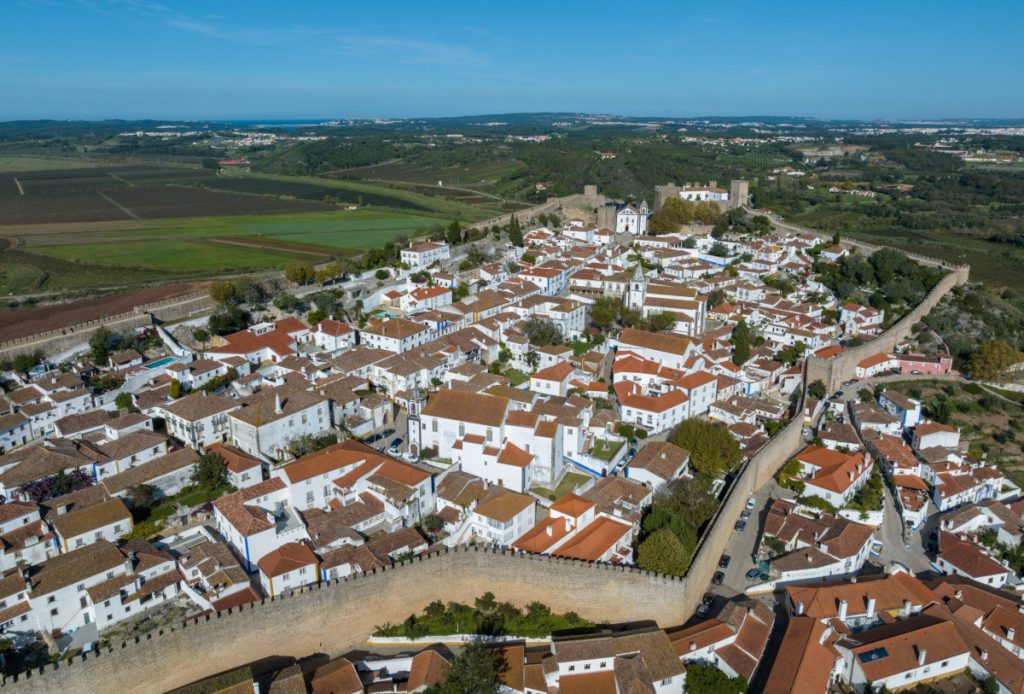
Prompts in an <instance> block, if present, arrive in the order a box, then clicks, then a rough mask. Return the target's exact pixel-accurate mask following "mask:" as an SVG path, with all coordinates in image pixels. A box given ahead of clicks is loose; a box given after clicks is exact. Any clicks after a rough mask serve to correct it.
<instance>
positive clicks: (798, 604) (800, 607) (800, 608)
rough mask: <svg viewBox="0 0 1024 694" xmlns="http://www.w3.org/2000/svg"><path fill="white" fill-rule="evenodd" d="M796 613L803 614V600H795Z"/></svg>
mask: <svg viewBox="0 0 1024 694" xmlns="http://www.w3.org/2000/svg"><path fill="white" fill-rule="evenodd" d="M796 613H797V614H803V613H804V601H803V600H797V601H796Z"/></svg>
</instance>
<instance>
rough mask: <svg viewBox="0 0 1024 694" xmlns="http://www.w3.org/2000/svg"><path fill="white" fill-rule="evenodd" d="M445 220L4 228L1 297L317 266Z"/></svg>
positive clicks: (309, 216) (297, 219) (376, 217)
mask: <svg viewBox="0 0 1024 694" xmlns="http://www.w3.org/2000/svg"><path fill="white" fill-rule="evenodd" d="M444 223H446V220H445V219H444V218H439V217H428V216H423V215H413V214H402V213H397V212H391V211H385V210H369V209H360V210H347V211H346V210H335V211H329V212H310V213H305V214H266V215H246V216H223V217H198V218H188V217H184V218H178V219H158V220H141V219H140V220H125V221H117V222H80V223H74V224H59V225H49V226H43V227H40V226H38V225H32V226H19V227H7V228H6V229H0V239H5V237H6V240H4V243H5V244H6V245H7V248H6V250H0V261H2V262H0V294H3V295H10V294H14V295H17V294H31V293H34V292H43V291H57V290H75V289H88V288H92V287H95V288H107V287H116V286H126V285H131V284H137V283H147V282H154V281H161V280H163V281H168V282H172V281H179V280H182V279H192V278H196V277H202V276H209V275H211V274H217V273H230V272H235V273H237V272H247V271H257V270H266V269H272V268H278V267H284V266H286V265H289V264H294V263H297V262H322V261H323V259H324V258H326V257H330V256H337V255H346V254H349V253H354V252H358V251H359V250H361V249H366V248H375V247H378V246H380V245H382V244H383V243H385V242H386V241H389V240H391V239H393V238H396V237H404V236H416V235H419V234H422V233H423V232H424V230H425V229H428V228H430V227H433V226H435V225H437V224H444ZM12 242H13V243H12ZM15 244H16V247H15ZM153 270H157V271H159V273H154V272H153Z"/></svg>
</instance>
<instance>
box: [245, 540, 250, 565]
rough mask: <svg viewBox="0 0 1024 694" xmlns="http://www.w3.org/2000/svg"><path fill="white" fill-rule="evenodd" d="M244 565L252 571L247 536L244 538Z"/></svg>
mask: <svg viewBox="0 0 1024 694" xmlns="http://www.w3.org/2000/svg"><path fill="white" fill-rule="evenodd" d="M245 565H246V566H247V567H248V569H249V571H250V572H252V561H251V560H250V559H249V538H245Z"/></svg>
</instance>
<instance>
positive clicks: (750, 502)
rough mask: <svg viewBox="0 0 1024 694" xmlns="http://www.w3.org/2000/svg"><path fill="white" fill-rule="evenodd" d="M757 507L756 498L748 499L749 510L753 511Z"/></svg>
mask: <svg viewBox="0 0 1024 694" xmlns="http://www.w3.org/2000/svg"><path fill="white" fill-rule="evenodd" d="M755 506H757V499H755V498H754V497H750V498H749V499H747V508H748V509H751V510H753V509H754V507H755Z"/></svg>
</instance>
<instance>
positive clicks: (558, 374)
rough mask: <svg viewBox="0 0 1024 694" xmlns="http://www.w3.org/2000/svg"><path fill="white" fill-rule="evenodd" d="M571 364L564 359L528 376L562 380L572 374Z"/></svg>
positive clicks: (544, 379) (543, 379)
mask: <svg viewBox="0 0 1024 694" xmlns="http://www.w3.org/2000/svg"><path fill="white" fill-rule="evenodd" d="M572 371H573V369H572V365H571V364H569V362H566V361H560V362H557V363H555V364H552V365H551V366H549V367H547V368H546V369H541V370H540V371H538V372H537V373H535V374H533V375H532V376H530V378H537V379H540V380H542V381H558V382H561V381H564V380H565V379H567V378H568V377H569V376H570V375H571V374H572Z"/></svg>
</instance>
